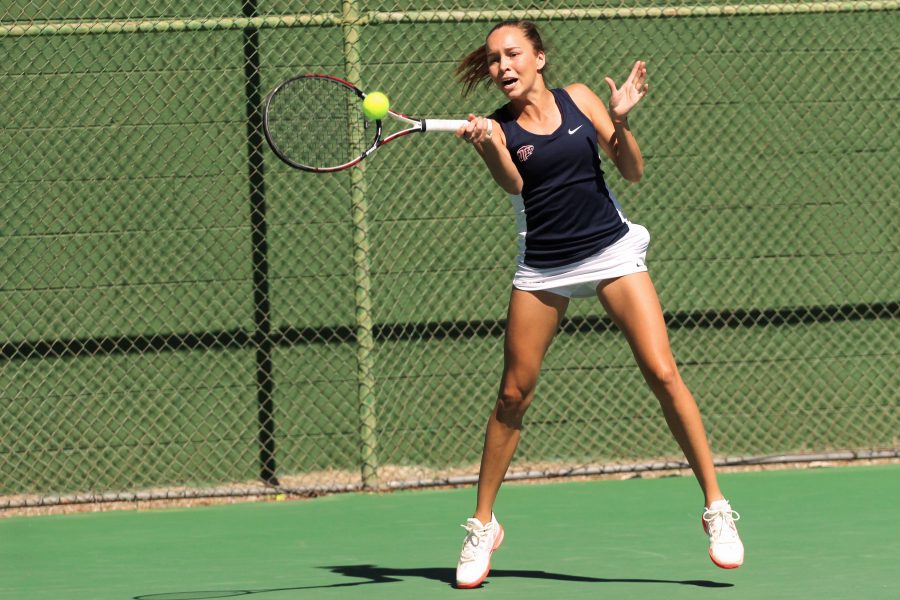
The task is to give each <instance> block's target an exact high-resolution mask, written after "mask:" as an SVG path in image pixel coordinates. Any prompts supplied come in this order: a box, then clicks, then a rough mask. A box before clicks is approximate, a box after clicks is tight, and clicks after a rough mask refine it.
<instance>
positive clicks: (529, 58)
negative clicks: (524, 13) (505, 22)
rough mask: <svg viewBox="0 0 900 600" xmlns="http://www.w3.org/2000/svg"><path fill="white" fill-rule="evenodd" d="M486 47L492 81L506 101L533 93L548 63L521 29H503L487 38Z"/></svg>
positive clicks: (511, 27)
mask: <svg viewBox="0 0 900 600" xmlns="http://www.w3.org/2000/svg"><path fill="white" fill-rule="evenodd" d="M485 46H486V49H487V61H488V72H489V73H490V74H491V80H492V81H493V82H494V85H496V86H497V87H498V88H500V91H502V92H503V93H504V94H505V95H506V97H507V98H510V99H513V98H519V97H522V96H524V95H525V94H527V93H528V92H529V91H531V89H532V87H533V86H534V82H535V80H536V79H537V78H538V76H539V73H538V69H542V68H543V67H544V63H545V62H546V59H545V57H544V53H543V52H535V50H534V46H532V45H531V41H530V40H529V39H528V38H527V37H526V36H525V33H524V32H523V31H522V30H521V29H519V28H518V27H515V26H509V27H501V28H500V29H498V30H496V31H494V32H493V33H491V34H490V35H489V36H488V38H487V42H486V44H485Z"/></svg>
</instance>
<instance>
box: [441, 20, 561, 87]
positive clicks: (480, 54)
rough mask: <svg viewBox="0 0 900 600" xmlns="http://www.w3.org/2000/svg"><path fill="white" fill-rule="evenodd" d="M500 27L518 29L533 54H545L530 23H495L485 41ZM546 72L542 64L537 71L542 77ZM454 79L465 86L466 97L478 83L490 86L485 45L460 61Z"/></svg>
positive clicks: (534, 28) (538, 37)
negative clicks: (532, 50)
mask: <svg viewBox="0 0 900 600" xmlns="http://www.w3.org/2000/svg"><path fill="white" fill-rule="evenodd" d="M501 27H518V28H519V29H520V30H521V31H522V33H524V34H525V37H526V38H527V39H528V41H529V42H531V46H532V47H533V48H534V51H535V52H545V50H544V41H543V40H542V39H541V34H540V33H538V30H537V25H535V24H534V23H532V22H531V21H503V22H501V23H497V24H496V25H494V27H493V28H492V29H491V30H490V31H489V32H488V34H487V36H485V39H487V37H490V35H491V34H492V33H494V32H495V31H497V30H498V29H500V28H501ZM546 70H547V65H546V64H544V66H543V68H541V69H539V70H538V73H540V74H541V75H543V74H544V72H545V71H546ZM456 77H457V79H459V81H460V83H462V84H463V86H465V87H464V88H463V96H468V95H469V94H470V93H471V92H472V90H474V89H475V88H476V87H478V84H480V83H483V84H485V85H489V84H490V81H491V75H490V72H489V71H488V63H487V43H484V44H482V45H480V46H479V47H477V48H475V50H473V51H472V52H470V53H469V55H468V56H466V57H465V58H464V59H462V61H461V62H460V63H459V65H458V66H457V67H456Z"/></svg>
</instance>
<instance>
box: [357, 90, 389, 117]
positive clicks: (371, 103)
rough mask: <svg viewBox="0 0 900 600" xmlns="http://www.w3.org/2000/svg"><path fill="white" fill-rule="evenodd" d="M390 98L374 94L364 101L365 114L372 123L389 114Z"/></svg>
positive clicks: (378, 93) (368, 95)
mask: <svg viewBox="0 0 900 600" xmlns="http://www.w3.org/2000/svg"><path fill="white" fill-rule="evenodd" d="M389 106H390V102H388V97H387V96H385V95H384V94H382V93H381V92H372V93H371V94H367V95H366V97H365V99H363V114H364V115H366V118H367V119H369V120H370V121H378V120H380V119H383V118H385V117H386V116H387V114H388V107H389Z"/></svg>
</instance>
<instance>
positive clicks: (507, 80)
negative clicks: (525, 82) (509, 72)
mask: <svg viewBox="0 0 900 600" xmlns="http://www.w3.org/2000/svg"><path fill="white" fill-rule="evenodd" d="M518 82H519V80H518V79H517V78H515V77H504V78H503V79H501V80H500V89H502V90H503V91H504V92H508V91H510V90H511V89H513V88H514V87H516V84H517V83H518Z"/></svg>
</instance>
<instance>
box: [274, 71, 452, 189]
mask: <svg viewBox="0 0 900 600" xmlns="http://www.w3.org/2000/svg"><path fill="white" fill-rule="evenodd" d="M365 97H366V95H365V93H364V92H363V91H362V90H360V89H359V88H357V87H356V86H354V85H353V84H351V83H350V82H347V81H344V80H343V79H339V78H337V77H332V76H330V75H318V74H313V75H298V76H295V77H291V78H290V79H286V80H285V81H282V82H281V83H279V84H278V85H277V86H276V87H275V89H273V90H272V91H271V92H269V95H268V96H267V97H266V103H265V106H264V109H263V131H264V132H265V135H266V141H267V142H268V143H269V146H270V147H271V148H272V151H273V152H275V154H276V156H278V158H280V159H281V160H283V161H284V162H285V163H287V164H289V165H290V166H292V167H294V168H295V169H300V170H302V171H310V172H313V173H332V172H334V171H342V170H344V169H349V168H350V167H352V166H353V165H356V164H359V162H360V161H362V160H363V159H364V158H365V157H367V156H369V155H370V154H372V153H373V152H375V151H376V150H378V149H379V148H380V147H382V146H384V145H385V144H387V143H388V142H392V141H394V140H396V139H397V138H400V137H403V136H405V135H409V134H411V133H426V132H428V133H430V132H433V131H443V132H455V131H456V130H457V129H459V127H460V125H465V124H466V123H468V121H464V120H447V119H416V118H413V117H408V116H406V115H403V114H400V113H398V112H396V111H393V110H389V111H388V115H389V116H390V117H391V118H393V119H395V120H397V121H399V122H400V123H402V124H404V125H407V127H406V129H403V130H401V131H397V132H395V133H392V134H390V135H388V136H386V137H382V133H383V123H382V121H381V120H377V121H369V120H368V119H366V118H365V116H364V115H363V111H362V101H363V98H365Z"/></svg>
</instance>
